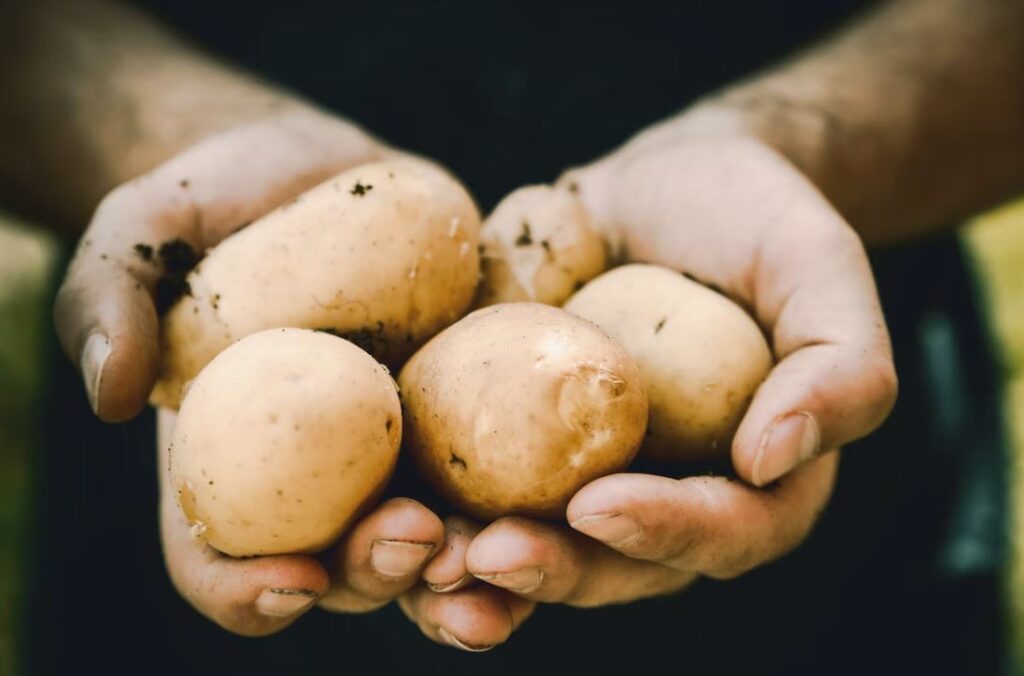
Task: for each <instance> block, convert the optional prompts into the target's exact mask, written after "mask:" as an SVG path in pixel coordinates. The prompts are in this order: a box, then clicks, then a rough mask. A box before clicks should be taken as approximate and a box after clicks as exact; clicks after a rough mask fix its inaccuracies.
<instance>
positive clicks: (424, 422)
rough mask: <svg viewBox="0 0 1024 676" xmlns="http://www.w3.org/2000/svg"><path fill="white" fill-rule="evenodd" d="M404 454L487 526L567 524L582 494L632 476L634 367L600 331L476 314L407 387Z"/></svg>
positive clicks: (496, 310) (530, 315)
mask: <svg viewBox="0 0 1024 676" xmlns="http://www.w3.org/2000/svg"><path fill="white" fill-rule="evenodd" d="M399 384H400V386H401V391H402V400H403V404H404V412H405V417H406V418H405V419H406V425H405V430H406V433H405V435H406V437H405V438H406V442H407V443H406V448H407V450H408V452H409V453H411V454H412V457H413V459H414V460H415V462H416V464H417V465H418V467H419V469H420V471H421V473H422V474H423V475H424V476H425V477H426V479H427V480H428V481H429V482H430V483H431V484H433V486H434V487H435V488H436V489H437V490H438V491H439V492H440V493H441V494H442V495H443V496H444V497H445V498H447V499H448V500H449V501H450V502H451V503H452V504H453V505H454V506H455V507H457V508H458V509H460V510H462V511H463V512H464V513H466V514H469V515H471V516H475V517H477V518H480V519H488V520H489V519H494V518H497V517H500V516H503V515H508V514H521V515H525V516H534V517H541V518H549V519H557V518H564V516H565V508H566V505H567V504H568V502H569V499H570V498H571V497H572V496H573V494H574V493H575V492H576V491H577V490H578V489H579V488H581V487H582V486H583V485H584V484H586V483H588V482H589V481H591V480H593V479H596V478H598V477H600V476H603V475H605V474H610V473H613V472H617V471H619V470H622V469H624V468H625V467H626V466H627V465H628V464H629V462H630V461H631V460H632V459H633V456H634V455H635V454H636V450H637V448H638V447H639V445H640V442H641V440H642V439H643V435H644V428H645V425H646V421H647V398H646V396H645V394H644V390H643V386H642V384H641V381H640V374H639V371H638V370H637V367H636V365H635V364H634V363H633V361H632V360H631V359H630V358H629V356H628V355H627V354H626V353H625V351H624V350H623V349H622V348H621V347H619V346H618V345H617V344H616V343H615V342H614V341H613V340H611V339H610V338H608V336H606V335H605V334H604V333H603V332H601V331H600V330H599V329H598V328H597V327H596V326H594V325H593V324H591V323H589V322H586V321H583V320H581V319H578V318H576V317H573V316H572V315H570V314H568V313H566V312H564V311H562V310H560V309H558V308H553V307H550V306H546V305H539V304H535V303H510V304H501V305H495V306H492V307H488V308H484V309H482V310H477V311H476V312H473V313H472V314H470V315H468V316H467V317H465V318H464V319H462V320H461V321H459V322H457V323H456V324H453V325H452V326H450V327H449V328H447V329H446V330H444V331H443V332H441V333H440V334H439V335H437V336H435V337H434V338H433V339H432V340H431V341H430V342H429V343H427V344H426V345H425V346H424V347H423V348H422V349H421V350H420V351H419V352H417V353H416V354H415V355H414V356H413V357H412V359H410V360H409V363H408V364H406V366H405V368H404V369H403V370H402V373H401V375H400V376H399Z"/></svg>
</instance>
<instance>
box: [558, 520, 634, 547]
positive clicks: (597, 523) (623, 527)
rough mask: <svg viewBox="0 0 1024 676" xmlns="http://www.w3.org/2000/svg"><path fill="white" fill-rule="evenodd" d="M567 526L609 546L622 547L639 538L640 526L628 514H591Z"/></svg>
mask: <svg viewBox="0 0 1024 676" xmlns="http://www.w3.org/2000/svg"><path fill="white" fill-rule="evenodd" d="M569 525H571V526H572V527H573V528H575V529H576V530H578V531H580V532H581V533H584V534H585V535H589V536H590V537H592V538H594V539H596V540H600V541H601V542H604V543H605V544H609V545H623V544H626V543H628V542H629V541H630V540H633V539H635V538H637V537H639V536H640V524H638V523H637V522H636V520H635V519H633V517H631V516H629V515H628V514H620V513H615V514H591V515H589V516H584V517H581V518H579V519H576V520H575V521H573V522H572V523H571V524H569Z"/></svg>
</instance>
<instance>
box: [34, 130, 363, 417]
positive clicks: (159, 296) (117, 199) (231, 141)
mask: <svg viewBox="0 0 1024 676" xmlns="http://www.w3.org/2000/svg"><path fill="white" fill-rule="evenodd" d="M319 119H320V116H317V115H312V114H310V113H303V114H293V115H289V116H283V117H282V118H280V119H279V120H276V121H274V122H263V123H259V124H257V125H249V126H244V127H239V128H237V129H234V130H232V131H229V132H226V133H224V134H221V135H219V136H216V137H213V138H211V139H208V140H206V141H204V142H202V143H200V144H198V145H196V146H194V147H192V148H191V149H189V150H187V151H185V152H184V153H182V154H181V155H178V156H177V157H175V158H174V159H172V160H171V161H169V162H167V163H165V164H164V165H162V166H160V167H158V168H157V169H155V170H153V171H152V172H150V173H148V174H146V175H143V176H141V177H140V178H138V179H135V180H133V181H131V182H129V183H126V184H124V185H122V186H121V187H119V188H117V189H115V190H114V191H113V192H111V193H110V194H109V195H108V196H107V197H106V198H105V199H104V200H103V202H102V203H101V204H100V205H99V207H98V208H97V210H96V213H95V215H94V216H93V220H92V222H91V223H90V225H89V228H88V229H87V230H86V232H85V234H84V235H83V236H82V239H81V242H80V244H79V247H78V249H77V251H76V253H75V257H74V259H73V261H72V263H71V265H70V267H69V270H68V273H67V276H66V278H65V280H64V283H63V284H62V286H61V288H60V291H59V292H58V295H57V299H56V303H55V307H54V315H55V323H56V327H57V332H58V335H59V337H60V340H61V344H62V346H63V347H64V350H65V352H66V353H67V354H68V356H69V357H70V358H71V359H72V360H73V361H74V362H75V363H76V364H78V365H79V367H80V369H81V372H82V376H83V380H84V382H85V386H86V394H87V396H88V398H89V403H90V405H91V406H92V408H93V410H94V411H95V412H96V413H97V415H99V417H101V418H102V419H104V420H108V421H119V420H124V419H127V418H130V417H132V416H133V415H135V414H136V413H138V411H139V410H140V409H141V408H142V407H143V406H144V405H145V402H146V399H147V397H148V395H149V392H150V390H151V388H152V385H153V382H154V380H155V378H156V374H157V350H158V345H157V343H158V339H157V336H158V333H157V331H158V324H157V315H158V314H159V312H158V311H159V310H161V309H163V308H165V307H166V306H168V305H170V304H171V303H172V302H173V301H174V300H175V298H176V297H177V296H178V295H180V294H181V293H183V292H184V290H185V288H186V287H185V284H184V282H185V276H186V275H187V273H188V271H189V270H190V269H191V267H192V266H193V265H194V264H195V263H196V262H197V261H198V259H199V257H200V256H201V255H202V253H203V252H204V251H205V250H206V249H207V248H208V247H210V246H213V245H214V244H216V243H217V242H219V241H220V240H221V239H223V238H224V237H226V236H227V235H229V234H230V233H232V232H234V231H235V230H236V229H238V228H239V227H243V226H244V225H245V224H247V223H249V222H250V221H252V220H254V219H256V218H258V217H259V216H261V215H263V214H264V213H266V212H268V211H270V210H271V209H272V208H274V207H275V206H277V205H279V204H281V203H282V202H284V201H285V200H287V199H289V198H291V197H292V196H294V195H296V194H298V193H299V192H302V191H303V190H305V189H307V188H309V187H310V186H312V185H315V184H316V183H318V182H320V181H322V180H323V179H325V178H327V177H328V176H330V175H332V174H334V173H337V172H338V171H341V170H342V169H344V168H346V167H348V166H352V165H354V164H358V163H361V162H364V161H367V160H369V159H372V158H373V157H374V155H375V153H377V152H379V150H378V149H377V147H376V146H375V145H374V144H372V143H370V142H369V140H368V139H366V138H365V137H362V140H361V139H360V137H359V135H358V134H357V132H356V131H355V130H354V129H349V130H347V129H346V128H341V127H339V126H338V125H333V126H327V127H325V126H324V124H323V122H322V121H320V122H315V120H319ZM311 134H316V135H317V136H319V137H321V138H320V139H319V142H318V143H313V142H311V140H310V135H311ZM254 136H258V138H257V139H256V140H258V143H256V142H254V138H253V137H254ZM239 167H243V168H244V169H243V170H239ZM154 303H155V304H154Z"/></svg>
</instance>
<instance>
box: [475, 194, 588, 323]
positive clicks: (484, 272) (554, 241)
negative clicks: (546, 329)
mask: <svg viewBox="0 0 1024 676" xmlns="http://www.w3.org/2000/svg"><path fill="white" fill-rule="evenodd" d="M480 245H481V252H482V253H481V259H480V264H481V281H480V287H479V289H478V290H477V298H476V301H475V303H474V304H475V306H476V307H484V306H487V305H494V304H495V303H509V302H515V301H533V302H537V303H544V304H546V305H556V306H559V305H561V304H562V303H564V302H565V301H566V299H568V298H569V296H571V295H572V294H573V292H574V291H576V290H577V289H578V288H580V286H582V285H583V284H584V283H586V282H588V281H590V280H591V279H593V278H594V277H596V276H597V275H599V274H601V273H602V272H604V270H605V267H606V265H607V262H608V260H607V253H606V251H605V245H604V240H603V239H602V238H601V236H600V234H598V232H597V231H596V230H595V229H594V226H593V223H591V220H590V216H589V215H588V214H587V212H586V209H584V208H583V205H582V203H581V202H580V201H579V199H577V198H576V196H575V195H574V194H573V193H572V192H570V191H569V190H568V189H566V188H553V187H551V186H547V185H531V186H527V187H525V188H520V189H519V190H516V191H515V192H513V193H511V194H509V195H508V196H507V197H506V198H505V199H503V200H502V201H501V203H500V204H498V206H497V207H495V209H494V211H493V212H492V213H491V215H490V216H489V217H488V218H487V220H486V222H485V223H484V225H483V228H482V229H481V231H480Z"/></svg>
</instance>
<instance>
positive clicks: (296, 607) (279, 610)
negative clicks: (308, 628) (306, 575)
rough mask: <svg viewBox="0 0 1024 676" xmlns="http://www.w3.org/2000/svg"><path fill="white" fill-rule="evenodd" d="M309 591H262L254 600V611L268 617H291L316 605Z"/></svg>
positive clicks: (314, 593) (312, 593) (313, 592)
mask: <svg viewBox="0 0 1024 676" xmlns="http://www.w3.org/2000/svg"><path fill="white" fill-rule="evenodd" d="M316 598H317V596H316V592H315V591H312V590H310V589H264V590H263V592H262V593H261V594H260V596H259V598H257V599H256V610H258V611H259V612H260V614H261V615H266V616H268V617H291V616H292V615H297V614H298V613H300V612H302V611H304V610H307V609H308V608H309V607H310V606H312V605H313V604H314V603H316Z"/></svg>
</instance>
